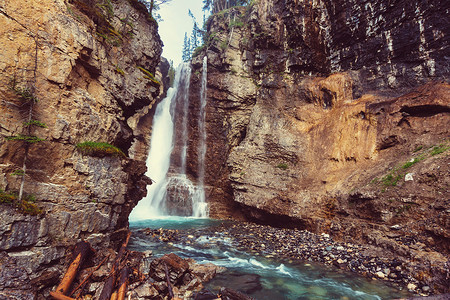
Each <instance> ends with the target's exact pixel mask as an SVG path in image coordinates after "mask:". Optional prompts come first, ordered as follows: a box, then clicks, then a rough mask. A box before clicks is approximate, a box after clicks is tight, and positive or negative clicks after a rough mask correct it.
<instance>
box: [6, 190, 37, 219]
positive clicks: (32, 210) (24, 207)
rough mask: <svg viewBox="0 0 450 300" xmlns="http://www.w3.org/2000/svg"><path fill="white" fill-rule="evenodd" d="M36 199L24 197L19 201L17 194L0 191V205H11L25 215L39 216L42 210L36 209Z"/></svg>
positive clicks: (28, 196) (31, 196)
mask: <svg viewBox="0 0 450 300" xmlns="http://www.w3.org/2000/svg"><path fill="white" fill-rule="evenodd" d="M35 202H36V198H35V197H34V196H33V195H26V196H25V197H24V198H23V199H22V200H19V197H18V194H17V193H15V192H5V191H3V190H1V189H0V204H7V205H12V206H13V207H15V208H16V209H17V210H18V211H19V212H21V213H23V214H25V215H32V216H36V215H40V214H42V212H43V211H42V208H40V207H38V206H37V204H36V203H35Z"/></svg>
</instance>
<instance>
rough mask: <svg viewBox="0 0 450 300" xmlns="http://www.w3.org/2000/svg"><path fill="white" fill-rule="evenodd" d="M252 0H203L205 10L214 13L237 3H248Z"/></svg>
mask: <svg viewBox="0 0 450 300" xmlns="http://www.w3.org/2000/svg"><path fill="white" fill-rule="evenodd" d="M249 3H250V0H203V10H206V11H211V12H212V13H213V14H216V13H218V12H219V11H222V10H224V9H228V8H230V7H233V6H237V5H247V4H249Z"/></svg>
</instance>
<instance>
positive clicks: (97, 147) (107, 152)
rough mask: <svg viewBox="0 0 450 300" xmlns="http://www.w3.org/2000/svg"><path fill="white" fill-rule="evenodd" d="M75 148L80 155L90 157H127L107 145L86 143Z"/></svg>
mask: <svg viewBox="0 0 450 300" xmlns="http://www.w3.org/2000/svg"><path fill="white" fill-rule="evenodd" d="M75 147H76V149H77V150H78V151H80V152H81V153H82V154H85V155H90V156H97V157H104V156H116V157H123V158H126V157H127V156H126V155H125V153H123V151H122V150H120V149H119V148H117V147H116V146H113V145H111V144H108V143H101V142H89V141H88V142H84V143H79V144H77V145H76V146H75Z"/></svg>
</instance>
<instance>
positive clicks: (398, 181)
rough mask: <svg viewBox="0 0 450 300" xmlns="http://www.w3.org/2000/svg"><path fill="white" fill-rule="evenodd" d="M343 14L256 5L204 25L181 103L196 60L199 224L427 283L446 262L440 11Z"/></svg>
mask: <svg viewBox="0 0 450 300" xmlns="http://www.w3.org/2000/svg"><path fill="white" fill-rule="evenodd" d="M344 2H345V1H313V2H309V1H276V0H262V1H258V2H257V3H256V4H254V5H253V6H249V7H246V8H232V9H230V10H227V11H224V12H222V13H219V14H217V15H215V16H214V17H213V18H212V19H211V20H210V21H209V22H208V33H209V38H208V43H207V45H206V46H205V47H204V49H203V51H202V52H201V53H200V54H199V55H198V56H197V57H195V58H194V59H193V71H192V74H193V75H192V80H191V99H198V98H199V95H198V93H199V91H200V80H199V79H200V75H201V66H202V63H201V62H202V60H203V56H205V55H206V56H207V58H208V104H207V109H206V110H207V117H206V120H207V131H208V139H207V140H208V150H207V155H206V165H207V170H206V174H207V177H206V184H207V200H208V202H209V203H210V208H211V209H210V212H211V215H212V216H215V217H221V218H229V217H231V218H247V219H251V220H255V221H258V222H263V223H270V224H274V225H277V226H294V227H299V228H305V229H309V230H311V231H313V232H317V233H322V232H327V233H330V234H332V235H333V236H335V237H336V238H338V239H343V240H352V241H358V242H362V243H371V244H376V245H377V246H378V247H379V248H380V249H383V251H392V253H394V254H395V255H401V256H405V257H409V258H411V259H417V260H418V261H421V262H422V263H423V264H422V268H423V269H422V271H423V272H424V273H425V274H431V273H430V272H428V271H426V270H429V268H428V267H427V266H429V265H439V264H442V259H443V258H442V257H444V260H445V259H447V260H448V259H449V256H448V255H449V248H448V245H449V236H448V232H449V229H450V228H449V226H448V222H446V220H448V217H449V212H448V210H446V209H444V208H445V207H447V206H448V200H447V199H449V198H450V194H449V189H448V186H449V183H448V179H447V178H448V177H449V172H450V171H449V165H448V153H449V152H448V149H449V142H450V141H449V139H448V138H449V131H448V124H449V123H450V118H449V113H450V104H449V103H450V92H449V84H448V58H447V57H446V56H445V55H444V53H445V52H446V51H447V52H448V35H447V34H446V32H448V30H449V28H448V24H446V23H445V22H441V21H440V20H439V19H442V18H445V17H444V16H443V15H442V14H444V10H442V8H443V6H442V3H441V2H440V1H432V2H429V3H427V4H425V3H422V2H419V1H412V2H411V1H409V2H406V1H396V2H395V3H394V2H392V3H386V2H384V1H375V2H374V1H370V3H369V2H367V1H352V2H348V1H347V2H345V3H344ZM438 16H440V17H438ZM190 106H191V109H193V110H194V111H195V110H196V111H198V109H199V104H198V102H195V101H191V104H190ZM192 116H193V120H192V123H191V125H190V126H191V131H192V132H196V129H195V128H196V126H197V125H196V123H197V120H196V117H195V114H194V113H192ZM197 142H198V138H197V137H196V136H195V135H192V136H191V142H190V145H194V146H193V147H192V148H191V149H190V150H189V153H188V155H189V156H190V157H192V158H193V159H192V161H195V158H196V157H197V155H198V154H197V153H196V150H195V149H196V147H195V145H196V143H197ZM188 172H190V175H191V176H192V177H194V178H195V177H196V172H197V171H196V169H195V166H193V167H191V168H189V166H188ZM397 225H398V226H400V227H396V226H397ZM398 228H400V229H398ZM399 230H400V231H399ZM398 235H401V236H407V237H409V238H411V239H412V240H414V242H407V241H406V240H402V239H399V236H398ZM417 242H419V243H423V244H424V245H426V247H428V250H425V252H427V251H431V252H433V251H436V252H438V253H440V254H439V255H443V256H440V258H439V259H437V258H436V257H435V256H433V255H431V254H430V255H428V256H427V255H425V254H424V253H419V252H417V251H416V250H417V249H416V250H415V249H414V247H419V246H420V244H419V246H414V244H416V243H417ZM419 248H420V247H419ZM420 249H422V250H423V249H425V248H424V247H422V248H420ZM422 250H420V251H422ZM405 251H406V252H405ZM431 252H430V253H431ZM433 261H434V262H433ZM438 261H439V262H438ZM427 272H428V273H427ZM446 272H447V273H448V270H447V269H446V268H445V267H443V268H441V269H440V270H439V271H437V273H439V274H440V275H436V277H435V278H440V279H436V281H435V283H434V285H433V287H432V289H433V291H435V292H439V291H447V290H448V287H446V286H445V285H444V284H442V283H443V282H444V279H445V278H446V276H448V274H447V275H445V274H446ZM418 273H419V272H418ZM421 274H422V275H423V273H421ZM433 276H434V275H433ZM433 276H431V275H426V276H425V275H424V278H425V277H426V278H432V277H433ZM422 277H423V276H422ZM423 280H424V281H426V280H428V279H426V280H425V279H423Z"/></svg>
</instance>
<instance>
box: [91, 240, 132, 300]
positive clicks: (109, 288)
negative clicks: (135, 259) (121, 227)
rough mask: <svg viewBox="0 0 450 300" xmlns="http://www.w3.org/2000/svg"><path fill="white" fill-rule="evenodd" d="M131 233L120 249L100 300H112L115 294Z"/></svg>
mask: <svg viewBox="0 0 450 300" xmlns="http://www.w3.org/2000/svg"><path fill="white" fill-rule="evenodd" d="M130 236H131V232H128V234H127V238H126V239H125V241H124V242H123V244H122V246H121V247H120V250H119V253H118V254H117V257H116V260H115V262H114V264H113V266H112V268H111V272H110V273H109V276H108V278H107V279H106V281H105V284H104V286H103V289H102V292H101V294H100V297H99V300H111V295H112V294H113V290H114V286H115V284H116V278H117V272H118V271H119V267H120V262H121V260H122V257H123V255H124V253H125V251H126V248H127V246H128V242H129V241H130Z"/></svg>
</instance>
